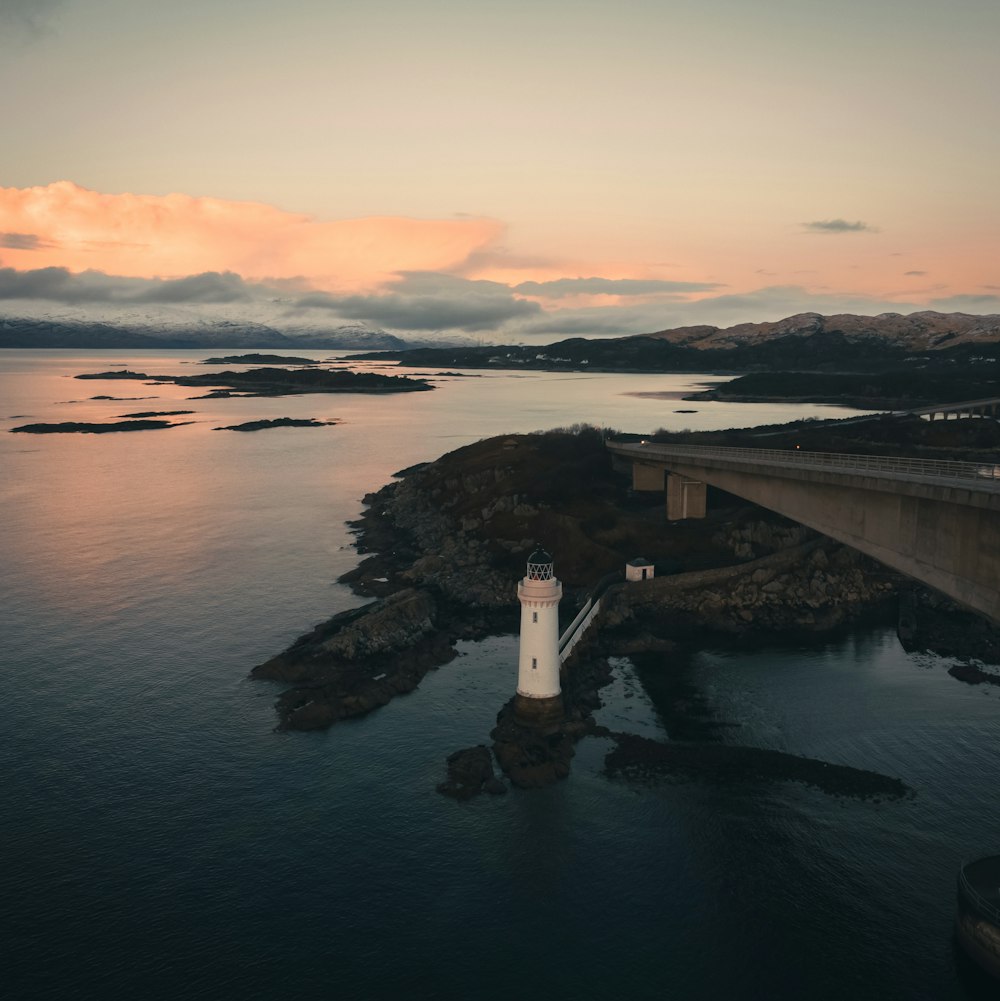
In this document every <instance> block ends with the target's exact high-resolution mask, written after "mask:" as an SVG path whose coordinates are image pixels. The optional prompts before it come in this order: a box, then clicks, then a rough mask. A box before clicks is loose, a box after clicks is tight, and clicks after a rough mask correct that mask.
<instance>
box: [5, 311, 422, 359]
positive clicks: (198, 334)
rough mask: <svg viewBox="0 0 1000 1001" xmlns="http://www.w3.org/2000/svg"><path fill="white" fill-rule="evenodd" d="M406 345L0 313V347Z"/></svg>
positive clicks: (218, 323)
mask: <svg viewBox="0 0 1000 1001" xmlns="http://www.w3.org/2000/svg"><path fill="white" fill-rule="evenodd" d="M405 346H406V341H404V340H403V339H402V338H399V337H396V336H394V335H393V334H389V333H386V332H385V331H384V330H372V329H371V328H369V327H362V326H359V325H349V326H330V327H325V328H323V327H318V328H317V327H311V328H303V327H295V326H286V327H283V328H282V329H277V328H275V327H273V326H270V325H268V324H265V323H256V322H253V321H252V320H235V319H234V320H227V319H215V318H213V319H209V320H205V321H203V322H200V323H199V322H190V321H188V322H183V321H182V322H173V323H167V322H158V321H157V320H156V319H155V318H151V319H150V320H143V319H141V318H140V319H131V318H130V319H126V320H114V321H112V320H100V319H86V318H80V319H76V318H73V317H66V316H58V315H55V316H12V315H3V314H2V313H0V348H196V349H197V348H207V349H212V350H215V349H217V348H281V349H283V350H292V349H294V350H300V351H302V350H310V349H311V350H321V351H328V350H351V349H354V350H357V349H368V350H375V349H385V348H403V347H405Z"/></svg>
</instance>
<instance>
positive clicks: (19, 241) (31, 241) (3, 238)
mask: <svg viewBox="0 0 1000 1001" xmlns="http://www.w3.org/2000/svg"><path fill="white" fill-rule="evenodd" d="M51 246H52V244H51V243H46V242H45V241H44V240H43V239H42V238H41V237H40V236H39V235H38V234H37V233H0V247H6V248H7V249H8V250H39V249H41V248H44V247H51Z"/></svg>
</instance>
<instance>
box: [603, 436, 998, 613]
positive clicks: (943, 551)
mask: <svg viewBox="0 0 1000 1001" xmlns="http://www.w3.org/2000/svg"><path fill="white" fill-rule="evenodd" d="M607 447H608V449H609V450H610V451H611V452H612V454H613V455H615V456H616V457H617V458H618V460H619V461H626V462H630V463H631V464H632V479H633V486H634V487H635V489H637V490H659V491H664V492H665V493H666V495H667V517H668V518H669V519H671V520H675V519H679V518H690V517H704V515H705V484H710V485H712V486H714V487H718V488H720V489H722V490H726V491H728V492H729V493H732V494H736V495H737V496H738V497H744V498H746V499H747V500H749V501H753V502H754V503H755V504H760V505H761V506H762V507H766V508H769V509H770V510H772V511H777V512H778V513H779V514H783V515H785V516H786V517H788V518H791V519H792V520H794V521H797V522H799V523H801V524H803V525H808V526H809V527H810V528H814V529H816V531H818V532H822V533H823V534H824V535H828V536H830V538H832V539H837V540H838V541H839V542H843V543H846V544H847V545H849V546H852V547H853V548H855V549H858V550H860V551H861V552H863V553H867V554H868V555H869V556H873V557H874V558H875V559H877V560H880V561H881V562H882V563H885V564H886V565H888V566H891V567H894V568H895V569H896V570H899V571H901V572H902V573H905V574H907V575H909V576H910V577H914V578H915V579H917V580H920V581H923V582H924V583H926V584H928V585H930V586H931V587H934V588H936V589H937V590H939V591H941V592H943V593H944V594H947V595H948V596H949V597H951V598H954V599H955V600H956V601H958V602H960V603H961V604H963V605H966V606H967V607H969V608H971V609H973V610H975V611H977V612H980V613H981V614H983V615H985V616H987V617H988V618H990V619H992V620H993V621H994V622H996V623H998V624H1000V464H998V465H984V464H979V463H970V462H947V461H937V460H929V459H906V458H890V457H884V456H868V455H851V454H844V453H831V452H802V451H798V450H791V449H768V448H724V447H721V446H702V445H658V444H650V443H645V442H643V443H625V442H616V441H609V442H608V443H607Z"/></svg>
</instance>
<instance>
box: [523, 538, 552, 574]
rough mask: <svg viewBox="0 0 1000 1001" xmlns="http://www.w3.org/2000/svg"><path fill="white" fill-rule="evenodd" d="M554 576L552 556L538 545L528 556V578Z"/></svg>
mask: <svg viewBox="0 0 1000 1001" xmlns="http://www.w3.org/2000/svg"><path fill="white" fill-rule="evenodd" d="M554 576H555V574H554V573H553V571H552V557H551V556H550V555H549V554H548V553H547V552H546V551H545V550H544V549H543V548H542V547H541V546H538V547H537V548H536V549H535V551H534V552H533V553H532V554H531V555H530V556H529V557H528V580H551V579H552V578H553V577H554Z"/></svg>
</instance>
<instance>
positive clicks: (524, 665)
mask: <svg viewBox="0 0 1000 1001" xmlns="http://www.w3.org/2000/svg"><path fill="white" fill-rule="evenodd" d="M561 598H562V584H561V583H560V582H559V581H558V580H557V579H556V576H555V574H554V573H553V572H552V557H551V556H550V555H549V554H548V553H547V552H545V550H544V549H542V548H541V547H539V548H538V549H536V550H535V551H534V552H533V553H532V554H531V555H530V556H529V557H528V572H527V573H526V574H525V575H524V579H523V580H522V581H521V582H520V583H519V584H518V585H517V600H518V601H520V602H521V642H520V652H519V656H518V664H517V697H516V699H515V705H516V709H517V714H518V716H520V717H521V718H522V720H524V721H525V722H529V723H533V724H538V723H554V722H558V721H559V720H561V719H562V699H561V698H560V692H561V691H562V689H561V688H560V685H559V600H560V599H561Z"/></svg>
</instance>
